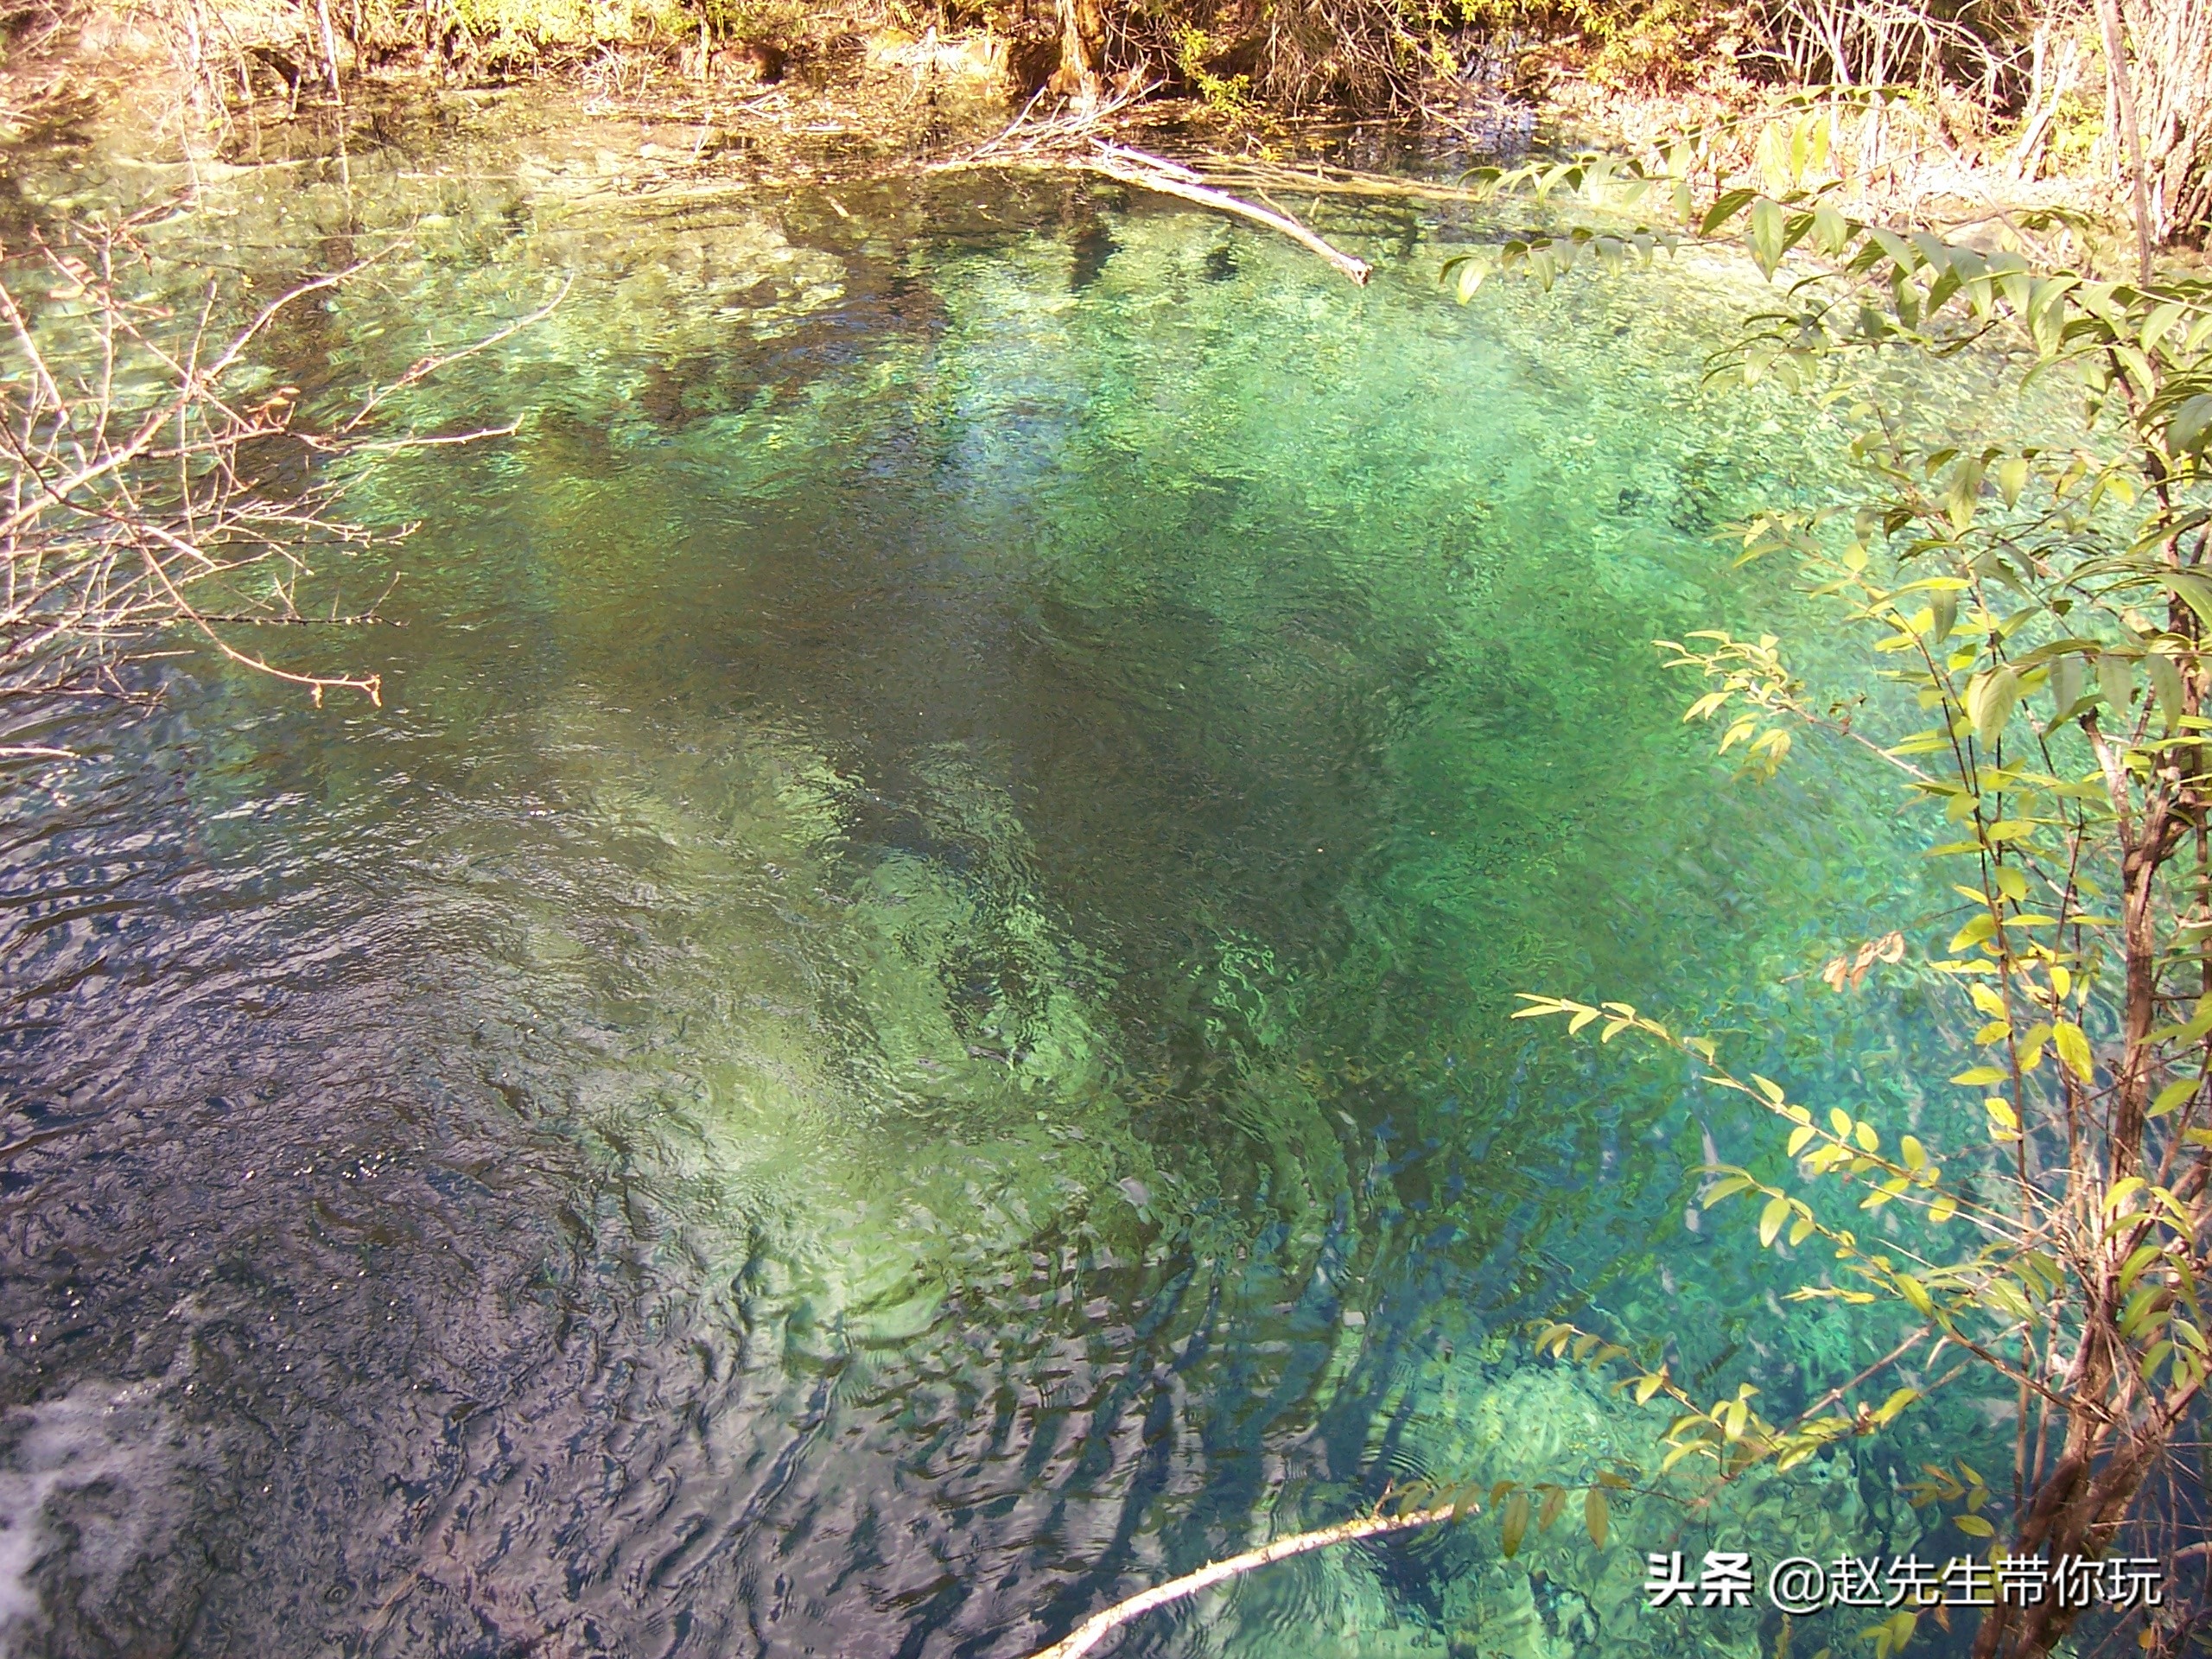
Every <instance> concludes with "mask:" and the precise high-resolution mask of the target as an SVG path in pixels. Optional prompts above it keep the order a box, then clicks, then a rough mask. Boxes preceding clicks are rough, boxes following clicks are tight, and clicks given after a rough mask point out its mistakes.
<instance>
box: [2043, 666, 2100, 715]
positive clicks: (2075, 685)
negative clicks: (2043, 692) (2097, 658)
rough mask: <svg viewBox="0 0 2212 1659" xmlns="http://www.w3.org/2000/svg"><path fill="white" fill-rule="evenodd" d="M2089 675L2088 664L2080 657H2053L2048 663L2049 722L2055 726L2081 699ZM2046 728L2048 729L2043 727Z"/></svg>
mask: <svg viewBox="0 0 2212 1659" xmlns="http://www.w3.org/2000/svg"><path fill="white" fill-rule="evenodd" d="M2088 677H2089V665H2088V664H2087V663H2085V662H2083V661H2082V658H2079V657H2075V656H2070V655H2069V656H2065V657H2060V658H2055V659H2054V660H2053V661H2052V663H2051V664H2050V722H2051V725H2052V726H2056V724H2057V723H2058V722H2059V721H2062V720H2063V719H2065V718H2066V716H2067V715H2068V713H2069V711H2070V710H2071V709H2073V707H2074V705H2075V703H2077V702H2081V701H2082V688H2083V687H2084V685H2085V684H2086V683H2088ZM2045 729H2046V730H2048V729H2050V728H2045Z"/></svg>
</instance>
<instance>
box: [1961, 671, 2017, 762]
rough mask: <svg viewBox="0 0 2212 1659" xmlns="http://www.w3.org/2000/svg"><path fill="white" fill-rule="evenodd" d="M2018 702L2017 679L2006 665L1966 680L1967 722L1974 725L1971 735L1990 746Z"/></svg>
mask: <svg viewBox="0 0 2212 1659" xmlns="http://www.w3.org/2000/svg"><path fill="white" fill-rule="evenodd" d="M2019 700H2020V677H2019V674H2018V671H2015V670H2014V669H2013V667H2012V664H2009V663H2006V664H2000V665H1999V666H1998V667H1996V668H1991V669H1984V670H1983V671H1981V672H1980V673H1979V674H1977V675H1975V676H1974V677H1973V678H1972V679H1970V680H1968V681H1967V696H1966V703H1967V719H1968V720H1970V721H1973V722H1974V734H1975V735H1976V736H1978V737H1980V739H1981V741H1983V742H1985V743H1994V742H1995V741H1997V739H1998V735H1999V734H2000V733H2001V732H2003V731H2004V729H2005V721H2009V720H2011V719H2012V708H2013V705H2014V704H2016V703H2017V702H2019Z"/></svg>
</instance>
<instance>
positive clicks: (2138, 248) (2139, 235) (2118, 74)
mask: <svg viewBox="0 0 2212 1659" xmlns="http://www.w3.org/2000/svg"><path fill="white" fill-rule="evenodd" d="M2097 21H2098V22H2101V24H2103V25H2104V33H2105V76H2106V79H2107V82H2108V84H2109V86H2110V88H2111V92H2112V102H2113V113H2115V114H2116V115H2118V116H2119V118H2120V136H2121V138H2122V141H2123V143H2124V145H2125V149H2123V151H2122V154H2123V156H2124V158H2125V166H2126V172H2127V178H2128V184H2129V187H2130V191H2131V198H2130V199H2131V200H2133V203H2134V206H2135V279H2136V281H2138V282H2139V283H2148V282H2149V281H2150V280H2151V244H2152V242H2153V241H2163V240H2164V238H2163V237H2161V236H2160V235H2158V230H2157V228H2156V227H2154V226H2152V222H2151V188H2150V184H2149V181H2148V180H2147V177H2146V175H2145V170H2144V166H2143V124H2142V123H2141V122H2140V121H2139V120H2138V119H2137V118H2136V113H2135V88H2134V83H2133V81H2131V80H2130V79H2128V73H2127V39H2126V31H2125V30H2124V29H2122V28H2121V26H2120V0H2097Z"/></svg>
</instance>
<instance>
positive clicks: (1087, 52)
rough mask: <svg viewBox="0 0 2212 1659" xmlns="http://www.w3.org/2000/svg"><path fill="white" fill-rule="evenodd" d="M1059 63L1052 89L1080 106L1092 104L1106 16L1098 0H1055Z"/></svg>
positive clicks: (1100, 85)
mask: <svg viewBox="0 0 2212 1659" xmlns="http://www.w3.org/2000/svg"><path fill="white" fill-rule="evenodd" d="M1058 3H1059V14H1060V67H1059V68H1058V71H1057V72H1056V73H1054V74H1053V76H1052V90H1053V91H1055V92H1058V93H1059V94H1060V95H1061V96H1062V97H1064V98H1068V99H1073V100H1074V101H1075V103H1076V105H1077V107H1078V108H1082V109H1086V110H1088V109H1091V108H1093V107H1095V106H1096V105H1097V103H1098V99H1099V96H1100V93H1101V92H1102V90H1103V82H1102V80H1101V79H1100V72H1101V68H1102V62H1101V60H1103V57H1104V56H1105V47H1106V19H1105V16H1104V15H1103V13H1102V12H1101V11H1100V10H1099V0H1058Z"/></svg>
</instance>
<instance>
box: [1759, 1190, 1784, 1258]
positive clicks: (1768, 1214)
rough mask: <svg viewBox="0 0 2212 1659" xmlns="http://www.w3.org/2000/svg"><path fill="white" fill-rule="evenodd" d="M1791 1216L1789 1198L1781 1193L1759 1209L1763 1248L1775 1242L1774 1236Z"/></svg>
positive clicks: (1761, 1245)
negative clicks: (1763, 1207)
mask: <svg viewBox="0 0 2212 1659" xmlns="http://www.w3.org/2000/svg"><path fill="white" fill-rule="evenodd" d="M1788 1219H1789V1199H1787V1198H1783V1196H1782V1195H1781V1194H1780V1193H1778V1192H1777V1194H1776V1195H1775V1196H1774V1197H1772V1198H1769V1199H1768V1200H1767V1201H1766V1208H1765V1209H1764V1210H1762V1211H1759V1244H1760V1247H1761V1248H1762V1249H1764V1248H1765V1247H1766V1246H1768V1245H1770V1244H1772V1243H1774V1236H1775V1235H1776V1234H1777V1233H1778V1232H1780V1231H1781V1230H1782V1224H1783V1222H1784V1221H1786V1220H1788Z"/></svg>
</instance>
